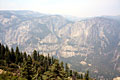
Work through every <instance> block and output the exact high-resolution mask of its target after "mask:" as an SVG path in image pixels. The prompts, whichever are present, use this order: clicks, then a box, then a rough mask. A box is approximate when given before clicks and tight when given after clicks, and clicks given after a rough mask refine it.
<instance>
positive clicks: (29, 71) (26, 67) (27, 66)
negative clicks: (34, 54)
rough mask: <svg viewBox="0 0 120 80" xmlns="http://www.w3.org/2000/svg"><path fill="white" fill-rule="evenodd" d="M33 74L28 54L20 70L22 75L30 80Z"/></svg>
mask: <svg viewBox="0 0 120 80" xmlns="http://www.w3.org/2000/svg"><path fill="white" fill-rule="evenodd" d="M33 75H34V71H33V66H32V58H31V57H30V56H28V60H27V62H26V64H25V65H24V68H23V70H22V76H23V77H25V78H26V79H28V80H32V77H33Z"/></svg>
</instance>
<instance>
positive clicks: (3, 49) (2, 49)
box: [0, 45, 5, 59]
mask: <svg viewBox="0 0 120 80" xmlns="http://www.w3.org/2000/svg"><path fill="white" fill-rule="evenodd" d="M4 55H5V47H4V45H1V54H0V59H5V56H4Z"/></svg>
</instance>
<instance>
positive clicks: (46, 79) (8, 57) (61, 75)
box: [0, 43, 93, 80]
mask: <svg viewBox="0 0 120 80" xmlns="http://www.w3.org/2000/svg"><path fill="white" fill-rule="evenodd" d="M0 80H93V79H92V78H90V76H89V71H86V72H85V73H81V74H80V73H78V72H77V71H75V70H72V69H70V68H69V66H68V64H67V63H63V61H59V60H58V59H56V58H54V57H53V56H50V55H49V54H48V55H47V56H44V55H43V54H39V52H38V51H36V50H34V51H33V52H32V53H31V54H27V53H26V52H22V51H20V50H19V47H18V46H17V47H16V49H15V50H14V49H13V48H11V49H10V48H9V47H8V46H7V45H3V44H1V43H0Z"/></svg>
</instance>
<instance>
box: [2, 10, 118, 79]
mask: <svg viewBox="0 0 120 80" xmlns="http://www.w3.org/2000/svg"><path fill="white" fill-rule="evenodd" d="M119 19H120V18H119V17H117V18H116V17H108V16H103V17H93V18H90V19H84V20H80V21H71V20H69V19H66V18H65V17H63V16H60V15H46V14H41V13H37V12H32V11H0V42H1V43H3V44H7V45H8V46H10V47H16V46H17V45H19V46H20V49H21V50H23V51H27V52H28V53H31V52H32V51H33V50H34V49H36V50H38V51H39V53H43V54H48V53H49V54H50V55H53V56H55V57H58V58H60V60H63V61H66V62H67V63H69V65H70V67H71V68H72V69H76V70H77V71H85V70H87V69H89V70H90V71H91V72H92V73H94V74H95V75H94V76H93V77H97V78H98V79H100V78H107V79H109V80H112V78H113V77H116V76H120V74H119V73H120V22H119Z"/></svg>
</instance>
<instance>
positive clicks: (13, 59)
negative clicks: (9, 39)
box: [10, 48, 16, 63]
mask: <svg viewBox="0 0 120 80" xmlns="http://www.w3.org/2000/svg"><path fill="white" fill-rule="evenodd" d="M10 58H11V61H12V62H13V63H15V60H16V56H15V52H14V49H13V48H11V57H10Z"/></svg>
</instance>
